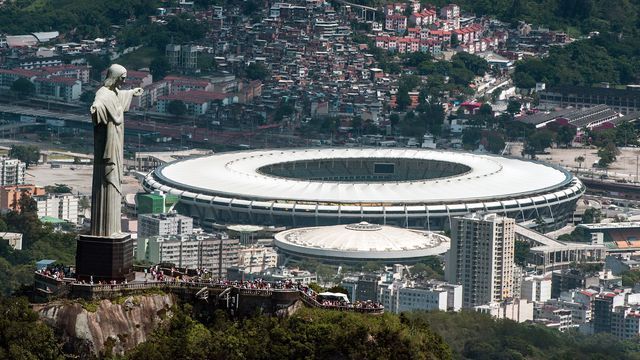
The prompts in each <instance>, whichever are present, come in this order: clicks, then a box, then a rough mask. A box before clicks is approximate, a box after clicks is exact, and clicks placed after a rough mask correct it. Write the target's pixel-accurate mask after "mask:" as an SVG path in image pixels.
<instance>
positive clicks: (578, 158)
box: [575, 155, 585, 168]
mask: <svg viewBox="0 0 640 360" xmlns="http://www.w3.org/2000/svg"><path fill="white" fill-rule="evenodd" d="M584 160H585V159H584V156H582V155H580V156H578V157H576V158H575V161H576V162H577V163H578V166H579V167H580V168H582V163H583V162H584Z"/></svg>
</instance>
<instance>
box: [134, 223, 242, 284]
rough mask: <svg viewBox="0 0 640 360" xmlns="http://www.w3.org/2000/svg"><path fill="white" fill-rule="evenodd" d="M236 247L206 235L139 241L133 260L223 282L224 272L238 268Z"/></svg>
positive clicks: (159, 237)
mask: <svg viewBox="0 0 640 360" xmlns="http://www.w3.org/2000/svg"><path fill="white" fill-rule="evenodd" d="M239 247H240V242H239V241H238V240H237V239H229V238H226V237H220V236H214V235H207V234H192V235H170V236H153V237H150V238H146V239H145V238H140V237H139V238H138V247H137V249H136V251H137V254H136V257H137V259H138V260H146V261H149V262H151V263H153V264H160V263H170V264H173V265H174V266H176V267H178V268H186V269H206V270H207V272H208V273H210V274H211V275H212V276H213V277H214V278H225V277H226V275H227V268H229V267H231V266H237V264H238V249H239Z"/></svg>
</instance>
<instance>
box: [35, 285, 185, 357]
mask: <svg viewBox="0 0 640 360" xmlns="http://www.w3.org/2000/svg"><path fill="white" fill-rule="evenodd" d="M174 304H175V299H174V298H173V296H172V295H148V296H131V297H128V298H126V299H124V300H123V301H117V302H111V301H109V300H102V301H96V302H93V303H89V304H87V303H80V302H73V301H67V302H61V303H55V304H48V305H46V306H44V307H42V308H40V309H37V311H38V313H39V314H40V317H41V318H42V319H43V320H44V321H45V322H46V323H48V324H49V325H50V326H52V327H53V328H54V329H55V331H56V333H57V334H58V335H60V336H61V337H62V339H63V340H64V341H65V346H66V347H67V348H68V349H67V350H69V351H70V352H72V353H75V354H79V355H80V356H81V357H82V358H91V357H93V356H100V355H111V354H113V355H122V354H124V352H125V351H127V350H130V349H132V348H134V347H135V346H136V345H138V344H140V343H142V342H144V341H146V340H147V339H148V337H149V336H150V335H151V333H152V332H153V330H154V329H155V328H156V327H157V326H158V325H159V324H160V322H161V321H162V320H163V319H165V318H166V317H167V316H170V315H171V312H170V308H171V307H172V306H173V305H174Z"/></svg>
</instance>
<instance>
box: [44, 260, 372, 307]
mask: <svg viewBox="0 0 640 360" xmlns="http://www.w3.org/2000/svg"><path fill="white" fill-rule="evenodd" d="M165 270H166V271H168V272H170V274H171V275H169V274H167V275H165ZM37 272H38V273H40V274H43V275H45V276H49V277H52V278H54V279H58V280H62V279H63V278H64V277H65V268H64V267H63V266H62V265H54V266H48V267H47V268H44V269H41V270H38V271H37ZM207 275H208V274H207V271H206V270H199V271H197V272H196V273H195V274H194V275H193V276H188V275H185V274H182V273H180V272H178V271H176V270H175V269H173V268H172V269H170V270H169V269H164V270H163V269H162V268H160V267H159V266H158V265H154V266H151V267H149V268H145V269H144V283H145V284H149V282H152V283H154V282H160V283H165V284H168V283H176V284H182V285H187V286H188V285H193V286H202V285H217V286H221V287H234V288H240V289H250V290H297V291H300V292H301V293H302V294H303V296H306V297H307V298H309V299H311V300H312V301H313V302H315V303H316V304H317V305H320V306H322V307H328V308H345V309H374V310H375V309H382V308H383V306H382V305H381V304H379V303H377V302H373V301H356V302H353V303H351V302H349V301H348V300H347V298H346V297H330V296H329V297H328V296H322V295H320V294H318V293H317V292H316V291H314V290H313V289H312V288H311V287H309V286H308V285H306V284H303V283H302V282H301V281H294V280H291V279H287V280H278V281H266V280H264V279H254V280H244V281H237V280H235V281H234V280H228V279H214V278H212V277H210V276H207ZM79 283H82V284H90V285H120V284H119V283H118V282H116V281H115V280H112V281H110V282H106V281H99V282H97V283H94V282H93V277H92V278H91V280H90V281H89V282H85V281H81V282H79ZM121 284H127V281H126V280H125V281H124V282H122V283H121Z"/></svg>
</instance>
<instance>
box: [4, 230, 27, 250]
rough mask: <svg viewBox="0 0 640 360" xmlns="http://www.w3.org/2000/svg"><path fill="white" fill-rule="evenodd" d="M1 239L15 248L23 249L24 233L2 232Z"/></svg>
mask: <svg viewBox="0 0 640 360" xmlns="http://www.w3.org/2000/svg"><path fill="white" fill-rule="evenodd" d="M0 239H2V240H4V241H7V242H8V243H9V246H11V247H12V248H13V249H14V250H22V234H21V233H15V232H0Z"/></svg>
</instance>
